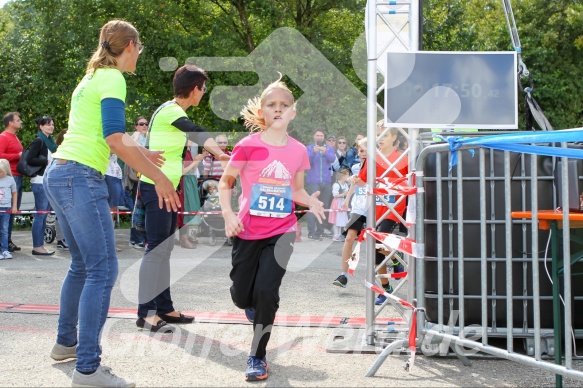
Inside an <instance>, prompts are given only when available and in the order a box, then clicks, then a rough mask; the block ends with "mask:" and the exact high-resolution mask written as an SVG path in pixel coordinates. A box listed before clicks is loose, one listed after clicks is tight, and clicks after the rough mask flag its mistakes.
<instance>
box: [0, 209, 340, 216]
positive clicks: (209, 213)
mask: <svg viewBox="0 0 583 388" xmlns="http://www.w3.org/2000/svg"><path fill="white" fill-rule="evenodd" d="M349 211H350V209H349V210H335V209H326V210H324V212H326V213H348V212H349ZM309 212H310V211H309V210H296V211H294V214H304V213H309ZM0 213H8V214H55V212H54V211H52V210H18V211H16V212H13V211H12V210H0ZM110 213H111V214H133V212H131V211H116V212H110ZM178 214H184V215H189V216H190V215H193V216H195V215H222V214H223V213H222V212H221V211H214V212H178Z"/></svg>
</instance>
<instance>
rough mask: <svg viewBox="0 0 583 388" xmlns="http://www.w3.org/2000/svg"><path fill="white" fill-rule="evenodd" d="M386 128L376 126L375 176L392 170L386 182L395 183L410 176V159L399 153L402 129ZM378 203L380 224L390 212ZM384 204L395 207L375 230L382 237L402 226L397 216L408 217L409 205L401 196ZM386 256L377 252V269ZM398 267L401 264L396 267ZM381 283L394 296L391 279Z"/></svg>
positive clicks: (363, 174) (381, 299) (381, 270)
mask: <svg viewBox="0 0 583 388" xmlns="http://www.w3.org/2000/svg"><path fill="white" fill-rule="evenodd" d="M385 128H386V127H385V124H384V120H381V121H379V122H378V123H377V136H381V135H383V136H382V137H380V138H379V139H378V142H377V145H378V147H379V148H378V150H377V155H376V158H375V159H376V164H377V166H376V167H377V170H376V171H377V172H376V175H377V177H381V176H383V174H384V173H385V171H387V170H388V169H389V167H392V168H391V170H390V171H389V172H388V173H387V174H386V175H385V177H386V178H389V179H396V178H400V177H402V176H405V175H407V173H408V172H409V160H408V158H407V156H404V157H401V156H402V155H403V153H402V152H401V151H399V150H398V148H397V136H398V134H399V129H398V128H395V127H393V128H389V130H388V131H386V132H385V133H384V134H383V132H384V131H385ZM380 154H382V155H383V156H384V157H385V159H387V161H388V162H389V163H390V164H391V166H389V165H387V164H386V162H385V161H384V160H383V158H381V156H380ZM366 163H367V162H365V163H364V164H363V165H362V169H361V170H360V172H359V173H358V177H359V179H360V180H361V182H366V174H367V171H366ZM376 198H377V201H376V220H377V222H378V220H379V219H380V218H381V217H382V216H383V215H384V214H385V213H386V212H387V210H388V207H387V205H386V204H385V203H384V202H383V201H381V200H379V198H378V196H377V197H376ZM384 200H385V201H386V202H388V203H389V204H392V206H393V211H391V212H390V213H389V214H388V215H387V216H386V217H385V218H384V219H383V220H382V221H381V222H380V223H379V224H378V226H377V228H376V230H377V231H379V232H383V233H392V232H393V230H394V229H395V227H397V226H398V225H399V222H400V220H399V218H398V217H397V216H396V215H395V213H397V214H399V215H401V216H402V217H403V216H404V214H405V210H406V207H407V205H406V201H405V198H401V196H395V195H386V196H385V198H384ZM385 255H386V252H384V251H381V250H378V249H377V251H376V254H375V261H376V265H379V264H381V263H382V262H383V260H384V259H385ZM396 264H398V262H397V263H396ZM378 273H379V274H386V273H387V267H386V265H382V266H381V267H380V268H379V269H378ZM381 283H382V286H383V288H384V289H385V290H386V291H387V292H389V293H391V292H393V287H392V286H391V285H390V284H389V280H388V279H384V278H382V279H381ZM386 299H387V298H386V297H385V296H384V295H379V296H378V297H377V299H376V301H375V304H376V305H381V304H383V303H384V302H385V300H386Z"/></svg>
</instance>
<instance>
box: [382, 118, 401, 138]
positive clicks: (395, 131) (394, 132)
mask: <svg viewBox="0 0 583 388" xmlns="http://www.w3.org/2000/svg"><path fill="white" fill-rule="evenodd" d="M385 128H386V126H385V120H384V119H382V120H379V121H377V136H379V135H380V134H381V133H383V131H384V130H385ZM399 131H400V128H397V127H390V128H389V131H388V132H387V133H385V136H387V135H391V136H398V135H399Z"/></svg>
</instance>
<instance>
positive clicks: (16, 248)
mask: <svg viewBox="0 0 583 388" xmlns="http://www.w3.org/2000/svg"><path fill="white" fill-rule="evenodd" d="M19 250H20V247H19V246H17V245H16V244H14V243H13V242H12V240H10V241H8V251H9V252H15V251H19Z"/></svg>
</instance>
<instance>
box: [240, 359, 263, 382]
mask: <svg viewBox="0 0 583 388" xmlns="http://www.w3.org/2000/svg"><path fill="white" fill-rule="evenodd" d="M266 378H267V361H266V360H265V357H263V358H257V357H255V356H249V358H248V359H247V370H246V371H245V380H246V381H260V380H265V379H266Z"/></svg>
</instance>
